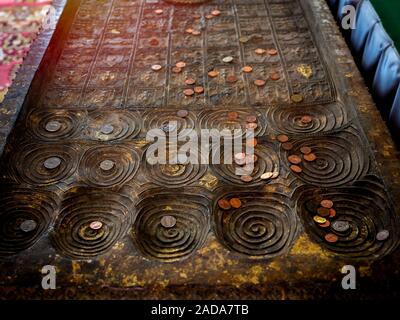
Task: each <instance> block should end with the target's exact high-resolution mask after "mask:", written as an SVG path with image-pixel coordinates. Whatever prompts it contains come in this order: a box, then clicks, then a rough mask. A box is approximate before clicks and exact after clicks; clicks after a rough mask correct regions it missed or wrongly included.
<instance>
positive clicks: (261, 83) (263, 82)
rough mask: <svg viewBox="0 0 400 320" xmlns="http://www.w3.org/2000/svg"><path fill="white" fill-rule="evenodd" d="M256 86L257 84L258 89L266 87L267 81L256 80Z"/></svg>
mask: <svg viewBox="0 0 400 320" xmlns="http://www.w3.org/2000/svg"><path fill="white" fill-rule="evenodd" d="M254 84H255V85H256V86H257V87H262V86H265V80H262V79H257V80H254Z"/></svg>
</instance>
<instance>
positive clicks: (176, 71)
mask: <svg viewBox="0 0 400 320" xmlns="http://www.w3.org/2000/svg"><path fill="white" fill-rule="evenodd" d="M171 70H172V72H173V73H181V72H182V68H179V67H172V69H171Z"/></svg>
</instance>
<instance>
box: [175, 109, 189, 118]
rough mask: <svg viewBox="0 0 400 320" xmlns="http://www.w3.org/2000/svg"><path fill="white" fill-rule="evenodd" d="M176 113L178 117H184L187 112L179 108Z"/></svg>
mask: <svg viewBox="0 0 400 320" xmlns="http://www.w3.org/2000/svg"><path fill="white" fill-rule="evenodd" d="M176 114H177V116H178V117H179V118H186V117H187V116H188V114H189V112H188V111H187V110H179V111H178V112H177V113H176Z"/></svg>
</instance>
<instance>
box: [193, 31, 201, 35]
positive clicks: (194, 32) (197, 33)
mask: <svg viewBox="0 0 400 320" xmlns="http://www.w3.org/2000/svg"><path fill="white" fill-rule="evenodd" d="M192 35H194V36H199V35H201V32H200V31H198V30H194V31H193V32H192Z"/></svg>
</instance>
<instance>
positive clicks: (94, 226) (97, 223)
mask: <svg viewBox="0 0 400 320" xmlns="http://www.w3.org/2000/svg"><path fill="white" fill-rule="evenodd" d="M89 227H90V229H92V230H99V229H101V228H102V227H103V223H102V222H101V221H93V222H91V223H90V225H89Z"/></svg>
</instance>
